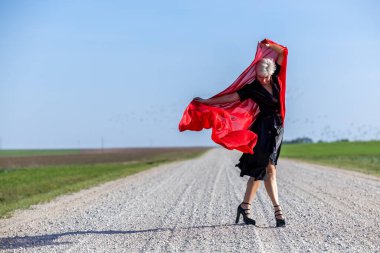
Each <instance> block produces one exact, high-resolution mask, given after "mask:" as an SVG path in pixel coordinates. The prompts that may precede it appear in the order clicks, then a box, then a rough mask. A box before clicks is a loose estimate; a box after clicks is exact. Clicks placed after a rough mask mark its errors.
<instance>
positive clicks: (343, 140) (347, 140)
mask: <svg viewBox="0 0 380 253" xmlns="http://www.w3.org/2000/svg"><path fill="white" fill-rule="evenodd" d="M336 142H350V140H349V139H340V140H337V141H336Z"/></svg>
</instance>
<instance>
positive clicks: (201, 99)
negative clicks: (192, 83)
mask: <svg viewBox="0 0 380 253" xmlns="http://www.w3.org/2000/svg"><path fill="white" fill-rule="evenodd" d="M193 100H194V101H197V102H200V103H205V101H206V100H207V99H203V98H200V97H195V98H193Z"/></svg>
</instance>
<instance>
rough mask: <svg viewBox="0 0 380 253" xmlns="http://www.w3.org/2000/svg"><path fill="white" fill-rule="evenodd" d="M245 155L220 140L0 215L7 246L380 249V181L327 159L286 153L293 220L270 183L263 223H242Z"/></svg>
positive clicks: (282, 182) (3, 247) (261, 202)
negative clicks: (274, 201)
mask: <svg viewBox="0 0 380 253" xmlns="http://www.w3.org/2000/svg"><path fill="white" fill-rule="evenodd" d="M240 155H241V153H240V152H238V151H230V150H226V149H222V148H214V149H211V150H209V151H207V153H206V154H204V155H203V156H202V157H200V158H197V159H194V160H188V161H181V162H175V163H171V164H166V165H161V166H158V167H156V168H153V169H151V170H147V171H143V172H141V173H138V174H134V175H132V176H129V177H126V178H123V179H119V180H116V181H112V182H108V183H105V184H102V185H99V186H97V187H93V188H90V189H86V190H82V191H80V192H77V193H75V194H70V195H65V196H61V197H58V198H56V199H54V200H53V201H51V202H49V203H46V204H40V205H35V206H32V208H31V209H28V210H20V211H17V212H16V213H15V215H14V216H13V217H12V218H9V219H2V220H0V251H1V252H145V251H147V252H157V251H160V252H176V251H185V252H210V251H222V252H248V251H250V252H321V251H326V252H380V243H379V238H380V229H379V225H380V181H379V180H378V179H377V178H375V177H371V176H366V175H364V174H360V173H355V172H350V171H345V170H340V169H334V168H330V167H325V166H319V165H312V164H308V163H302V162H294V161H291V160H286V159H280V160H279V164H278V166H277V170H278V173H277V177H278V179H277V181H278V187H279V198H280V202H281V204H282V206H283V209H284V213H285V217H286V218H287V226H286V227H284V228H275V227H274V226H275V219H274V214H273V207H272V205H271V203H270V199H269V197H268V196H267V193H266V191H265V187H264V184H261V186H260V189H259V191H258V193H257V196H256V198H255V200H254V201H253V203H252V206H253V215H254V218H255V219H256V222H257V224H256V226H252V225H245V224H243V223H240V224H237V225H236V224H235V223H234V221H235V217H236V208H237V205H238V204H239V203H240V202H241V201H242V197H243V194H244V191H245V187H246V182H247V180H248V177H240V176H239V170H238V168H237V167H235V166H234V165H235V164H236V163H237V161H238V158H239V157H240ZM241 222H242V219H241Z"/></svg>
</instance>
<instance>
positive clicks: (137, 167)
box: [0, 150, 207, 218]
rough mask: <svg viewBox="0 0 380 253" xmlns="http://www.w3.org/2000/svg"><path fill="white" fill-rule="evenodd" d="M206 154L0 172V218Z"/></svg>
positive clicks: (158, 156)
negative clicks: (74, 193) (61, 197)
mask: <svg viewBox="0 0 380 253" xmlns="http://www.w3.org/2000/svg"><path fill="white" fill-rule="evenodd" d="M206 151H207V150H198V151H195V150H193V151H188V152H183V151H182V152H179V153H178V154H177V155H173V153H170V154H165V153H162V154H159V155H156V156H154V157H151V158H150V159H149V160H148V161H147V160H144V161H138V162H129V163H102V164H81V165H49V166H42V167H27V168H19V169H9V170H8V169H1V170H0V218H7V217H10V216H11V215H12V211H14V210H16V209H20V208H28V207H29V206H31V205H33V204H37V203H42V202H46V201H49V200H51V199H53V198H54V197H57V196H59V195H62V194H66V193H71V192H76V191H79V190H81V189H84V188H89V187H92V186H95V185H97V184H100V183H103V182H107V181H110V180H114V179H117V178H121V177H125V176H128V175H131V174H134V173H137V172H140V171H143V170H147V169H149V168H152V167H155V166H157V165H160V164H163V163H169V162H174V161H178V160H186V159H192V158H196V157H199V156H201V155H202V154H204V153H205V152H206Z"/></svg>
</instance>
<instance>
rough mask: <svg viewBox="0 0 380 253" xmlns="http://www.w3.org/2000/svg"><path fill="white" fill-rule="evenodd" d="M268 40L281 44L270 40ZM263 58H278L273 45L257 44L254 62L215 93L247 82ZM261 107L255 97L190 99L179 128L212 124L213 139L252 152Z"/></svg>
mask: <svg viewBox="0 0 380 253" xmlns="http://www.w3.org/2000/svg"><path fill="white" fill-rule="evenodd" d="M267 41H268V42H269V43H272V44H276V45H279V44H277V43H275V42H273V41H271V40H267ZM279 46H281V47H282V48H283V49H284V60H283V62H282V65H281V71H280V74H279V84H280V105H281V111H280V112H281V117H282V122H283V126H284V122H285V90H286V64H287V56H288V49H287V48H286V47H284V46H282V45H279ZM262 58H272V59H273V60H274V61H276V60H277V58H278V54H277V53H276V52H275V51H274V50H272V49H271V48H267V47H265V46H264V47H261V46H260V43H259V44H258V45H257V51H256V55H255V59H254V60H253V62H252V63H251V64H250V65H249V66H248V67H247V68H246V69H245V70H244V72H243V73H241V74H240V76H239V77H238V78H237V79H236V80H235V81H234V82H233V83H232V84H231V85H230V86H229V87H227V88H226V89H225V90H223V91H222V92H219V93H218V94H216V95H214V96H213V97H212V98H214V97H219V96H222V95H225V94H229V93H233V92H235V91H237V90H239V89H240V88H242V87H243V86H244V85H246V84H248V83H251V82H252V81H253V80H255V78H256V68H255V66H256V63H257V62H258V61H259V60H260V59H262ZM259 112H260V109H259V107H258V105H257V104H256V103H255V102H254V101H253V100H252V99H246V100H245V101H243V102H240V101H239V100H238V101H235V102H229V103H219V104H213V105H206V104H203V103H201V102H197V101H194V100H193V101H191V103H190V104H189V105H188V106H187V108H186V109H185V111H184V113H183V116H182V119H181V121H180V123H179V131H180V132H182V131H185V130H192V131H201V130H202V129H203V128H205V129H209V128H212V135H211V139H212V140H213V141H214V142H216V143H218V144H220V145H222V146H223V147H225V148H227V149H230V150H232V149H236V150H239V151H241V152H244V153H250V154H253V147H254V146H255V145H256V142H257V135H256V134H255V133H254V132H252V131H251V130H249V128H250V126H251V125H252V124H253V122H255V120H256V118H257V116H258V114H259Z"/></svg>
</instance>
